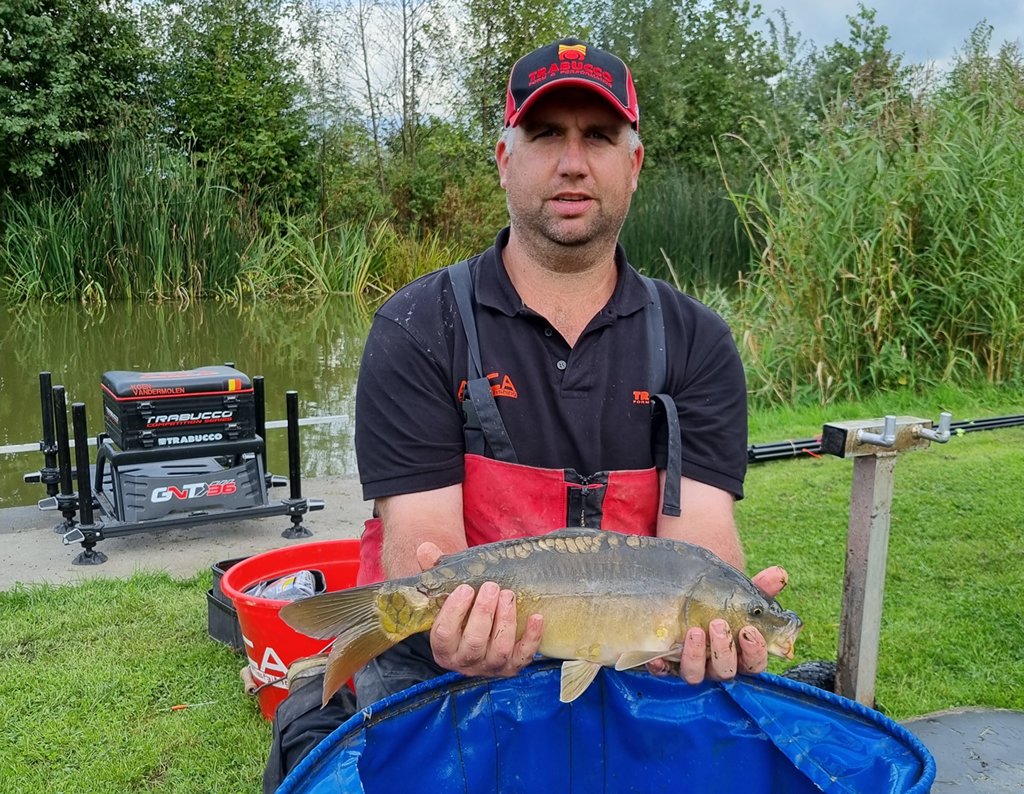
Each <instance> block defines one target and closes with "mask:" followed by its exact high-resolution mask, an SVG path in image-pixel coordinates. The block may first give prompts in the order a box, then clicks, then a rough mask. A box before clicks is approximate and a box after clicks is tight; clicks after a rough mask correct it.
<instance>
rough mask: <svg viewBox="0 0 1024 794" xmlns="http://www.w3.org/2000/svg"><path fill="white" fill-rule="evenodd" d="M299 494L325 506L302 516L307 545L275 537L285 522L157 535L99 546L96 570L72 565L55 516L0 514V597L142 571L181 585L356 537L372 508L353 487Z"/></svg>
mask: <svg viewBox="0 0 1024 794" xmlns="http://www.w3.org/2000/svg"><path fill="white" fill-rule="evenodd" d="M302 491H303V495H304V496H306V497H309V498H317V499H323V500H324V509H323V510H319V511H316V512H311V513H307V514H306V516H305V518H304V520H303V523H304V525H305V526H306V528H307V529H309V530H310V531H311V532H312V533H313V536H312V537H311V538H302V539H296V540H287V539H285V538H283V537H281V532H282V530H284V529H287V528H288V527H290V526H291V521H290V520H289V519H288V517H287V516H274V517H271V518H259V519H245V520H229V521H223V522H218V523H215V524H207V525H205V526H199V527H191V528H185V529H156V530H152V531H147V532H138V533H134V534H131V535H124V536H121V537H113V538H108V539H106V540H102V541H100V542H99V543H98V544H97V546H96V549H97V550H99V551H102V552H103V553H104V554H106V555H107V558H108V559H107V562H105V563H103V564H102V565H72V562H71V561H72V560H73V559H74V558H75V556H77V554H78V553H79V552H80V551H81V550H82V547H81V545H80V544H78V543H75V544H72V545H69V546H65V545H64V544H63V541H62V539H61V536H60V535H59V534H57V533H56V532H54V528H55V527H56V526H57V525H58V524H59V523H60V521H61V516H60V514H59V513H57V512H53V511H46V512H44V511H41V510H39V509H37V508H35V507H13V508H7V509H5V510H0V549H2V550H3V552H2V556H0V559H2V561H3V563H2V565H0V591H3V590H9V589H11V588H12V587H14V586H15V585H16V584H17V583H23V584H34V583H43V582H46V583H51V584H64V583H70V582H76V581H80V580H82V579H86V578H92V577H128V576H131V575H132V574H133V573H135V572H136V571H142V570H145V571H166V572H168V573H169V574H171V575H172V576H174V577H175V578H179V579H187V578H190V577H192V576H194V575H195V574H196V573H198V572H199V571H202V570H204V569H208V568H209V567H210V566H211V565H213V564H214V563H215V562H220V561H221V560H230V559H235V558H237V557H249V556H251V555H253V554H259V553H261V552H264V551H270V550H271V549H277V548H281V547H282V546H288V545H294V544H298V543H308V542H314V541H322V540H335V539H338V538H354V537H359V534H360V533H361V532H362V527H363V521H364V520H365V519H366V518H367V517H369V515H370V510H371V505H370V504H369V503H368V502H364V501H363V499H362V495H361V492H360V488H359V482H358V481H357V480H355V479H354V478H326V477H325V478H310V479H304V480H303V482H302ZM40 492H41V493H42V490H40ZM271 493H272V498H273V492H271ZM286 495H287V494H285V496H286Z"/></svg>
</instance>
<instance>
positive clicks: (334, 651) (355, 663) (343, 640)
mask: <svg viewBox="0 0 1024 794" xmlns="http://www.w3.org/2000/svg"><path fill="white" fill-rule="evenodd" d="M396 642H397V641H396V640H395V639H394V638H393V637H389V636H388V635H387V634H385V633H384V630H383V629H382V628H381V627H380V623H379V622H377V621H376V620H374V623H373V625H366V624H363V625H361V626H355V627H353V628H352V629H350V630H349V631H348V632H346V633H345V634H341V635H339V636H338V639H336V640H335V641H334V647H333V648H331V654H330V656H328V657H327V670H326V671H325V672H324V690H323V703H322V704H321V707H323V706H326V705H327V701H329V700H330V699H331V697H332V696H333V695H334V693H335V692H337V691H338V690H339V689H341V688H342V687H343V686H345V683H346V682H347V681H348V680H349V679H350V678H351V677H352V676H353V675H354V674H355V672H356V671H357V670H359V669H361V668H362V667H364V666H365V665H366V663H367V662H369V661H370V660H371V659H374V658H376V657H377V656H379V655H380V654H382V653H384V651H386V650H387V649H388V648H391V647H393V646H394V645H395V644H396Z"/></svg>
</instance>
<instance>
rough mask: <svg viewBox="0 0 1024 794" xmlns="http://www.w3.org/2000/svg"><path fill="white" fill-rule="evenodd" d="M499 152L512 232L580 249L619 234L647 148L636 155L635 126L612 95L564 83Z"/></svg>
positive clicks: (541, 101) (542, 101)
mask: <svg viewBox="0 0 1024 794" xmlns="http://www.w3.org/2000/svg"><path fill="white" fill-rule="evenodd" d="M496 156H497V161H498V173H499V175H500V177H501V186H502V187H503V188H504V189H505V192H506V196H507V200H508V209H509V215H510V218H511V223H512V229H513V231H514V232H515V233H517V234H520V235H523V236H524V237H529V238H531V239H532V241H533V242H535V243H540V244H544V243H547V244H550V243H555V244H557V245H560V246H568V247H573V246H581V245H586V244H588V243H591V242H594V241H598V240H600V241H603V242H608V241H609V240H610V241H611V242H614V240H616V239H617V238H618V234H619V230H620V229H621V228H622V224H623V222H624V221H625V219H626V213H627V212H628V211H629V203H630V199H631V197H632V195H633V191H634V190H636V186H637V177H638V175H639V173H640V165H641V163H642V162H643V147H642V146H641V147H638V148H637V149H636V150H635V151H634V152H633V153H630V151H629V124H628V123H627V122H626V121H625V120H624V119H623V118H622V117H621V116H620V115H619V114H618V113H616V112H615V110H614V109H613V108H612V107H610V106H609V105H608V103H607V102H606V101H604V100H602V99H600V98H599V97H597V96H596V95H594V93H593V92H590V91H585V90H578V89H564V90H561V91H555V92H552V93H551V94H548V95H547V96H544V97H541V98H540V99H539V100H538V101H537V103H536V104H535V105H534V106H533V107H531V108H530V110H529V112H528V113H527V114H525V115H524V117H523V118H522V120H521V121H520V123H519V126H518V128H517V130H516V132H515V140H514V143H513V145H512V146H507V145H506V143H505V141H504V140H502V141H501V142H499V143H498V147H497V150H496Z"/></svg>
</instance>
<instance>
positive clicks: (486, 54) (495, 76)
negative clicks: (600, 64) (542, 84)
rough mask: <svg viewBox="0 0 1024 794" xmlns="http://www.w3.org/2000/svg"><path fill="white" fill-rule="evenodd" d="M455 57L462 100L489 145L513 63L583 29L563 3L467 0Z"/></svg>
mask: <svg viewBox="0 0 1024 794" xmlns="http://www.w3.org/2000/svg"><path fill="white" fill-rule="evenodd" d="M465 10H466V19H467V22H466V24H465V25H464V26H463V36H464V40H463V43H462V47H461V48H460V49H461V52H460V57H459V58H458V59H457V63H458V66H459V70H460V72H461V75H462V77H461V80H459V83H460V85H461V93H462V102H461V103H460V104H462V106H463V108H464V111H465V115H466V116H468V119H467V121H468V124H469V125H470V126H471V127H472V128H473V129H474V131H475V134H476V135H477V137H478V140H479V141H480V143H481V145H482V147H483V148H484V149H488V150H489V149H490V148H491V147H493V146H494V143H495V142H496V140H497V138H498V135H499V134H500V133H501V129H502V126H503V124H504V114H505V86H506V85H507V83H508V75H509V72H510V71H511V70H512V65H513V64H514V63H515V62H516V61H517V60H518V59H519V58H520V57H522V56H523V55H525V54H526V53H528V52H530V51H531V50H534V49H536V48H537V47H541V46H543V45H545V44H550V43H551V42H553V41H556V40H558V39H560V38H564V37H566V36H567V35H569V33H567V31H572V34H573V35H576V36H579V37H581V38H583V37H585V35H586V31H585V30H584V29H583V27H582V25H580V24H579V23H578V20H575V19H574V16H575V15H574V13H573V9H572V7H571V5H570V3H568V2H530V0H505V2H501V3H494V2H492V1H491V0H467V2H466V9H465Z"/></svg>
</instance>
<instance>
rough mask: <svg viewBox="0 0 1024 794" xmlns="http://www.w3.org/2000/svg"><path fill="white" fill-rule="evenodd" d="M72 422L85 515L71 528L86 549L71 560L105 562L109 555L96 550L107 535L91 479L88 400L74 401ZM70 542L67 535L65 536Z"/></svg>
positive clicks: (80, 499)
mask: <svg viewBox="0 0 1024 794" xmlns="http://www.w3.org/2000/svg"><path fill="white" fill-rule="evenodd" d="M71 424H72V426H73V427H74V428H75V466H76V468H77V469H78V513H79V516H80V517H81V520H80V521H79V524H78V526H77V527H75V528H74V529H72V530H71V533H68V534H72V533H75V534H77V535H79V536H81V540H79V542H80V543H81V544H82V551H81V552H79V554H78V556H77V557H75V559H74V560H72V561H71V564H72V565H101V564H103V563H105V562H106V561H107V555H106V554H104V553H103V552H102V551H96V544H97V542H99V540H100V539H101V538H102V537H103V524H102V523H98V524H94V523H93V512H92V508H93V504H92V485H91V484H90V482H89V432H88V430H87V429H86V424H85V403H72V405H71ZM64 543H65V544H67V543H68V540H67V535H65V536H64Z"/></svg>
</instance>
